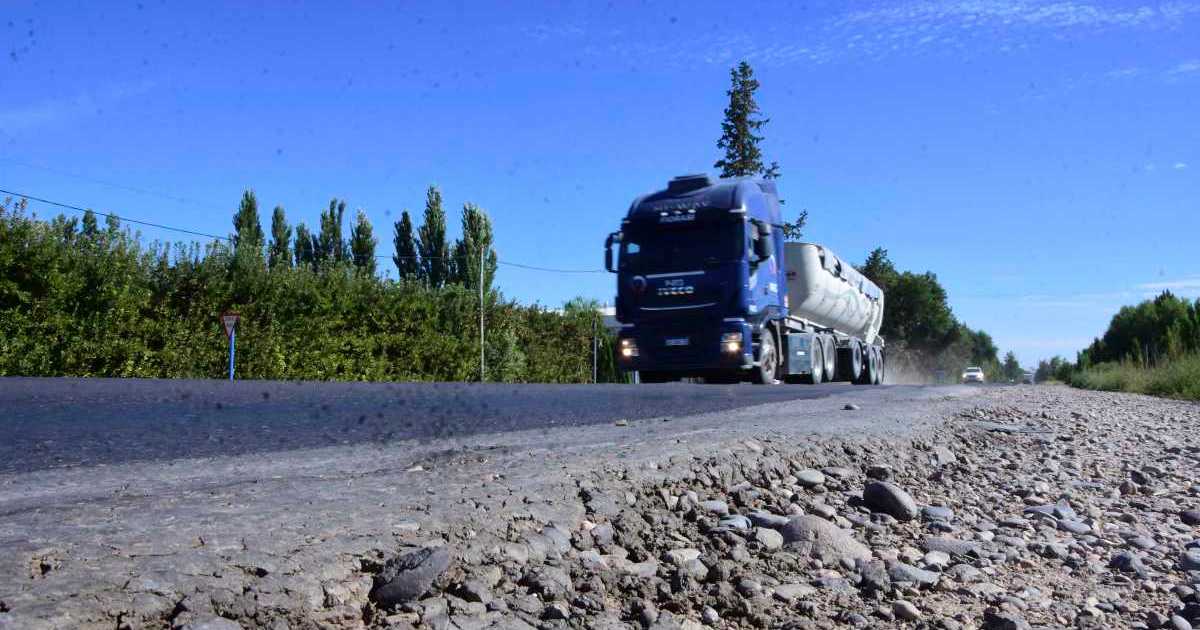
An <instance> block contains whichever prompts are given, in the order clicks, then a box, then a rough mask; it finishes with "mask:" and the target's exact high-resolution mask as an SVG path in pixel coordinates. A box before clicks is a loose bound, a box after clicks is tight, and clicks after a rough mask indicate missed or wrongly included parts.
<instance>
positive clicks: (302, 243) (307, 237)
mask: <svg viewBox="0 0 1200 630" xmlns="http://www.w3.org/2000/svg"><path fill="white" fill-rule="evenodd" d="M314 240H316V239H314V238H313V235H312V233H311V232H309V231H308V226H307V225H304V223H301V224H300V225H297V226H296V245H295V248H294V249H295V254H296V266H297V267H314V266H315V265H316V256H315V255H314V252H313V241H314Z"/></svg>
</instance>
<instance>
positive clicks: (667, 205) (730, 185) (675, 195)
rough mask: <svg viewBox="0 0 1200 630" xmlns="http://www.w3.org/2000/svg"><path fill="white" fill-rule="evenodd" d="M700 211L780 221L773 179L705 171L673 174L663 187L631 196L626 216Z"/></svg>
mask: <svg viewBox="0 0 1200 630" xmlns="http://www.w3.org/2000/svg"><path fill="white" fill-rule="evenodd" d="M703 211H709V212H711V211H726V212H745V213H746V214H748V215H749V216H750V217H751V218H755V219H759V220H761V221H764V222H766V223H769V224H771V225H776V226H777V225H780V224H781V222H782V221H781V216H782V215H781V213H780V209H779V193H778V191H777V190H776V188H775V182H772V181H767V180H761V179H753V178H731V179H713V178H712V177H710V176H708V175H704V174H700V175H681V176H679V177H675V178H673V179H671V180H670V181H669V182H667V187H666V188H665V189H663V190H660V191H657V192H654V193H650V194H648V195H642V196H641V197H638V198H637V199H634V200H633V203H632V204H631V205H630V206H629V213H628V215H627V216H626V219H625V220H626V221H630V220H637V219H639V218H643V217H651V216H654V217H658V216H667V215H668V214H684V213H697V212H703ZM664 213H666V214H664Z"/></svg>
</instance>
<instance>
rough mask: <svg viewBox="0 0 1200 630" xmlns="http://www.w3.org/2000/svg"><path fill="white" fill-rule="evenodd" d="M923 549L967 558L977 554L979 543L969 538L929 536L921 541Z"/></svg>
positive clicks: (953, 556)
mask: <svg viewBox="0 0 1200 630" xmlns="http://www.w3.org/2000/svg"><path fill="white" fill-rule="evenodd" d="M921 546H922V548H924V549H925V551H927V552H928V551H940V552H942V553H945V554H949V555H950V557H951V558H969V557H972V556H978V555H980V553H979V545H978V544H976V543H973V542H971V541H969V540H959V539H957V538H947V537H945V536H929V537H927V538H925V540H924V541H922V543H921Z"/></svg>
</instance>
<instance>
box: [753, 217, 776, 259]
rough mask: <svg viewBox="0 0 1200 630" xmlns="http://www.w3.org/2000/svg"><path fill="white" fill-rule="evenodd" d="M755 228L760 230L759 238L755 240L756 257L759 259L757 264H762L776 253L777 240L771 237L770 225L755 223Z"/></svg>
mask: <svg viewBox="0 0 1200 630" xmlns="http://www.w3.org/2000/svg"><path fill="white" fill-rule="evenodd" d="M754 227H755V228H756V229H757V230H758V238H756V239H754V256H755V257H756V258H757V259H758V260H757V261H756V262H762V261H764V260H766V259H768V258H770V257H771V254H772V253H773V252H774V251H775V239H774V237H773V236H772V235H771V226H770V225H767V224H766V223H763V222H761V221H755V222H754Z"/></svg>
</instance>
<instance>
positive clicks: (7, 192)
mask: <svg viewBox="0 0 1200 630" xmlns="http://www.w3.org/2000/svg"><path fill="white" fill-rule="evenodd" d="M0 194H5V195H12V196H14V197H20V198H22V199H28V200H30V201H36V202H38V203H44V204H47V205H51V206H55V207H58V208H65V209H67V210H74V211H75V212H84V213H86V212H89V210H88V209H87V208H81V207H79V206H75V205H72V204H69V203H62V202H59V201H51V200H50V199H44V198H41V197H35V196H33V195H27V194H25V193H20V192H16V191H12V190H5V189H3V188H0ZM90 212H92V213H93V214H97V215H99V216H102V217H113V218H115V219H119V220H121V221H128V222H130V223H134V224H137V225H145V226H149V227H154V228H158V229H160V230H170V231H172V232H179V233H182V234H191V235H193V236H203V237H206V238H212V239H217V240H220V241H231V239H230V238H229V237H227V236H218V235H216V234H208V233H205V232H197V231H195V230H189V229H186V228H178V227H172V226H169V225H163V224H161V223H152V222H150V221H141V220H139V219H130V218H127V217H122V216H120V215H117V214H112V213H108V212H97V211H95V210H90ZM375 258H376V259H377V260H393V259H402V260H410V259H412V260H420V259H422V258H420V257H418V256H387V255H379V256H375ZM423 259H424V260H451V259H453V256H437V257H425V258H423ZM496 262H497V264H500V265H505V266H508V267H517V268H519V269H528V270H531V271H544V272H547V273H604V270H603V269H557V268H554V267H539V266H536V265H526V264H523V263H515V262H509V261H507V260H499V259H497V260H496Z"/></svg>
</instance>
